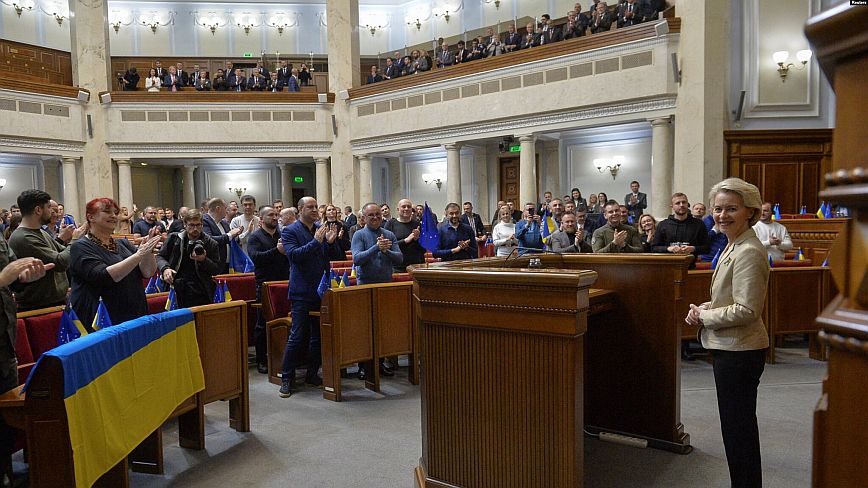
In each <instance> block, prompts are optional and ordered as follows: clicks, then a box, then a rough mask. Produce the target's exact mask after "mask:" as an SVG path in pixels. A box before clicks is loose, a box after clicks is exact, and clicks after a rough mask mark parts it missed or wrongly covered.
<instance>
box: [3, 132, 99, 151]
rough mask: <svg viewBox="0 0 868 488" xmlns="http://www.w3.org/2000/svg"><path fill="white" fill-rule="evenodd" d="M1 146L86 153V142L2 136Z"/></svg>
mask: <svg viewBox="0 0 868 488" xmlns="http://www.w3.org/2000/svg"><path fill="white" fill-rule="evenodd" d="M0 146H11V147H16V148H28V149H39V150H43V151H52V152H84V142H78V141H57V140H48V139H31V138H28V137H11V136H0Z"/></svg>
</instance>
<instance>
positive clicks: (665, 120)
mask: <svg viewBox="0 0 868 488" xmlns="http://www.w3.org/2000/svg"><path fill="white" fill-rule="evenodd" d="M648 122H650V123H651V126H652V127H657V126H661V125H669V124H671V123H672V120H671V117H656V118H653V119H648Z"/></svg>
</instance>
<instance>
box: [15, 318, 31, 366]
mask: <svg viewBox="0 0 868 488" xmlns="http://www.w3.org/2000/svg"><path fill="white" fill-rule="evenodd" d="M15 328H16V329H17V332H18V335H17V336H15V356H16V357H17V358H18V364H26V363H32V362H33V349H31V348H30V338H28V337H27V327H25V326H24V319H18V320H16V321H15Z"/></svg>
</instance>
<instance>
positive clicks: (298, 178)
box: [292, 176, 304, 183]
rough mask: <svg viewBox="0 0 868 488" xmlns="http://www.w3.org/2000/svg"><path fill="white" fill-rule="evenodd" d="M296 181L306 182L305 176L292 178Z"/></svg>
mask: <svg viewBox="0 0 868 488" xmlns="http://www.w3.org/2000/svg"><path fill="white" fill-rule="evenodd" d="M292 181H293V182H294V183H304V176H296V177H294V178H293V179H292Z"/></svg>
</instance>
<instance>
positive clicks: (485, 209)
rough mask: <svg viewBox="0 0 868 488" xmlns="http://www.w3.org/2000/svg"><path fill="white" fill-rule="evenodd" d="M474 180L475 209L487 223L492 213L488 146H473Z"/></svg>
mask: <svg viewBox="0 0 868 488" xmlns="http://www.w3.org/2000/svg"><path fill="white" fill-rule="evenodd" d="M473 180H474V181H475V183H476V195H475V197H474V198H473V199H472V202H473V211H474V212H476V213H478V214H479V215H480V216H481V217H482V222H483V223H485V222H486V219H487V216H488V214H489V213H490V207H491V206H490V205H489V202H488V190H489V180H488V147H487V146H476V147H474V148H473Z"/></svg>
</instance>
